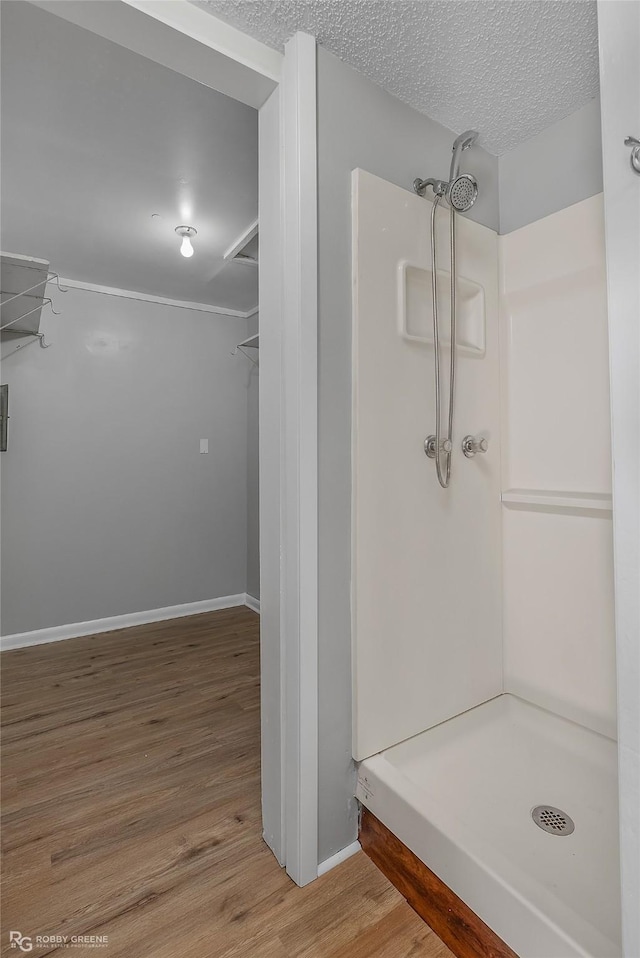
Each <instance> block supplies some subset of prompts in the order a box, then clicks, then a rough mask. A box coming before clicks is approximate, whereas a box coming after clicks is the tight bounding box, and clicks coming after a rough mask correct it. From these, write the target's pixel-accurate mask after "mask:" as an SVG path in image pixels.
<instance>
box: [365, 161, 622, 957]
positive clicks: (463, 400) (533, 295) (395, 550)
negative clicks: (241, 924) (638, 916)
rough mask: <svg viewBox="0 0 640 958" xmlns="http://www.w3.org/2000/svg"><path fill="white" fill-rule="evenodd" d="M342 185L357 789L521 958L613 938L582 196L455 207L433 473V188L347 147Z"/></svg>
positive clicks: (605, 670) (596, 239) (595, 307)
mask: <svg viewBox="0 0 640 958" xmlns="http://www.w3.org/2000/svg"><path fill="white" fill-rule="evenodd" d="M417 172H420V170H419V169H418V170H417ZM427 182H428V181H427ZM445 186H446V185H445ZM352 187H353V272H354V311H353V316H354V323H353V330H354V331H353V336H354V342H353V383H354V385H353V423H354V428H353V578H352V582H353V590H352V614H353V630H352V634H353V662H354V679H353V694H354V713H353V715H354V727H353V754H354V758H355V759H356V761H357V762H358V763H359V765H358V783H357V797H358V798H359V799H360V801H361V802H362V803H363V804H364V805H365V806H366V807H367V808H368V809H369V810H370V811H371V812H372V813H373V814H374V815H375V816H376V817H377V818H378V819H379V820H380V821H381V822H382V823H383V824H384V825H385V826H386V827H387V828H388V829H389V830H390V831H392V832H393V833H394V834H395V835H396V836H397V837H398V838H399V839H400V840H401V841H402V842H404V844H405V845H407V846H408V847H409V848H410V849H411V850H412V851H413V852H414V854H416V855H417V856H418V857H419V858H420V859H421V860H422V861H423V862H424V863H425V864H426V865H428V867H429V868H431V869H432V870H433V871H434V872H435V873H436V874H437V875H438V877H439V878H440V879H441V880H442V881H444V882H445V883H446V884H447V885H449V887H450V888H451V889H452V890H453V891H454V892H455V893H456V894H457V895H458V896H459V897H460V898H462V899H463V900H464V901H465V902H466V903H467V905H469V906H470V907H471V908H472V909H473V911H475V912H476V914H477V915H478V916H479V917H480V918H481V919H482V920H483V921H484V922H485V923H486V924H487V925H489V926H490V928H492V929H493V930H494V931H495V932H496V933H497V934H498V935H499V936H500V937H501V938H502V939H503V940H504V941H505V942H506V943H507V945H509V946H510V947H511V948H512V949H513V950H514V951H515V952H516V953H517V954H518V955H519V956H520V958H542V956H544V958H570V956H587V955H588V956H593V958H595V956H598V958H615V956H619V955H621V954H622V946H621V942H620V900H619V899H620V891H619V878H618V873H619V866H618V813H617V777H616V764H617V750H616V741H615V737H616V720H615V715H616V692H615V637H614V617H613V564H612V529H611V488H610V482H611V479H610V475H611V463H610V454H609V449H610V435H609V384H608V350H607V309H606V277H605V259H604V223H603V203H602V196H601V195H597V196H594V197H592V198H590V199H587V200H584V201H582V202H579V203H576V204H575V205H573V206H571V207H568V208H567V209H564V210H561V211H559V212H557V213H554V214H552V215H551V216H547V217H545V218H544V219H541V220H538V221H537V222H534V223H532V224H530V225H528V226H525V227H522V228H521V229H518V230H516V231H514V232H513V233H510V234H507V235H504V236H499V235H498V234H497V233H496V232H495V231H493V230H491V229H489V228H487V227H485V226H482V225H480V224H478V223H476V222H472V221H471V220H469V219H466V218H465V217H464V216H459V215H456V228H457V284H456V292H457V297H456V298H457V331H456V335H455V342H456V343H457V349H456V354H457V373H456V385H455V410H454V411H455V415H454V419H453V429H452V431H451V432H450V433H448V434H445V432H444V427H443V433H442V435H443V440H441V444H440V451H439V454H440V455H441V456H442V457H443V468H442V469H441V472H442V474H443V475H444V474H445V472H446V471H447V470H446V469H445V468H444V459H445V457H446V459H447V460H448V461H449V463H448V464H449V466H450V482H449V486H448V488H443V487H442V485H443V484H442V483H440V482H439V481H438V478H437V477H436V474H435V470H434V468H433V462H431V461H430V460H429V459H428V458H427V457H426V456H425V445H424V444H425V439H427V438H428V436H429V434H433V433H434V432H436V429H435V426H436V410H435V395H434V393H435V391H434V375H433V371H434V369H433V367H434V323H433V319H434V316H433V312H434V305H433V296H432V279H433V276H432V274H433V265H432V263H433V261H432V249H431V243H430V230H429V221H430V217H431V214H432V212H435V230H436V245H437V249H438V261H437V264H436V270H437V279H438V283H437V297H438V299H437V311H438V312H439V313H440V335H441V336H442V341H441V343H440V351H441V352H442V353H443V354H444V356H445V360H444V361H443V362H442V364H441V365H442V369H441V371H440V375H441V378H442V382H441V390H442V395H443V397H446V396H447V395H448V390H449V385H450V380H449V377H450V374H451V363H450V359H451V344H450V342H447V337H446V330H447V329H448V328H449V325H448V318H449V316H450V307H451V293H450V275H449V263H450V259H449V255H448V251H449V248H450V243H449V239H450V237H449V210H448V209H447V205H448V204H447V202H446V190H443V196H444V197H445V200H444V201H443V203H442V204H441V205H440V208H438V209H437V210H435V211H433V209H432V200H433V195H434V194H433V192H431V191H429V190H428V191H427V194H426V196H425V197H424V198H422V197H420V196H416V195H415V193H412V192H410V191H409V184H407V187H408V188H407V189H401V188H399V187H398V186H395V185H392V184H390V183H388V182H386V181H384V180H382V179H379V178H378V177H375V176H373V175H371V174H369V173H367V172H364V171H362V170H356V171H354V174H353V181H352ZM479 188H480V190H481V189H482V184H480V187H479ZM434 190H435V192H436V194H437V191H438V188H437V187H434ZM443 327H444V329H443ZM443 333H444V335H443ZM446 415H447V413H446V405H445V411H444V412H443V419H444V420H446ZM445 425H446V422H445ZM470 438H471V439H473V441H474V443H475V446H474V448H473V449H471V448H470V446H469V439H470ZM447 440H449V441H450V443H451V445H450V447H449V449H447V448H446V447H445V446H444V445H443V442H444V441H447ZM465 442H466V448H463V447H464V446H465ZM469 452H471V453H472V454H471V455H469ZM473 452H478V453H479V454H477V455H473ZM437 454H438V453H437V452H436V455H437ZM540 806H544V807H545V808H544V809H543V810H542V811H540V810H539V807H540ZM536 809H538V811H537V812H536V813H535V815H534V814H532V813H533V812H534V810H536ZM554 809H555V810H558V811H554ZM541 826H547V827H546V828H544V827H541Z"/></svg>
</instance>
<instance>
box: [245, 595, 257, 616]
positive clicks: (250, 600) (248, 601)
mask: <svg viewBox="0 0 640 958" xmlns="http://www.w3.org/2000/svg"><path fill="white" fill-rule="evenodd" d="M244 604H245V605H246V606H247V608H248V609H251V611H252V612H257V613H258V615H260V599H256V598H254V596H252V595H249V593H248V592H247V594H246V595H245V597H244Z"/></svg>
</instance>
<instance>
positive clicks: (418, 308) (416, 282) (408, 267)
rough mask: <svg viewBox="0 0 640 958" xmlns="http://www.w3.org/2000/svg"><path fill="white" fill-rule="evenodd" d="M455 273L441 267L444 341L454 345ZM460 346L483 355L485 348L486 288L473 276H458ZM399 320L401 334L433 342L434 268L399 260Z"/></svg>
mask: <svg viewBox="0 0 640 958" xmlns="http://www.w3.org/2000/svg"><path fill="white" fill-rule="evenodd" d="M450 277H451V274H450V273H449V272H448V271H447V270H441V269H439V270H437V278H438V308H439V309H438V312H439V315H440V316H442V317H444V322H442V321H441V323H440V326H441V331H442V339H441V342H442V343H443V344H444V345H450V342H451V341H450V337H449V336H448V329H449V322H448V317H449V311H450V304H451V288H450V287H451V278H450ZM456 292H457V295H456V303H457V310H456V312H457V317H456V320H457V334H456V343H457V347H458V350H459V351H460V352H462V353H467V354H468V355H472V356H478V357H481V356H483V355H484V352H485V297H484V288H483V287H482V286H480V284H479V283H475V282H474V281H473V280H470V279H466V278H465V277H464V276H458V283H457V286H456ZM398 324H399V331H400V335H401V336H402V337H403V338H404V339H407V340H409V341H410V342H413V343H422V344H424V345H426V346H433V301H432V293H431V270H430V269H424V268H423V267H421V266H418V265H417V264H416V263H411V262H408V261H406V260H405V261H403V262H401V263H399V264H398Z"/></svg>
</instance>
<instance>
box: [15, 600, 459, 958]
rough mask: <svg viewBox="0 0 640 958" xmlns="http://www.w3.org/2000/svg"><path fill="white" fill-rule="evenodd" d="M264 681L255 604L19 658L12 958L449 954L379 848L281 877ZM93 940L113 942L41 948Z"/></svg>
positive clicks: (400, 957)
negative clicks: (17, 944) (263, 798)
mask: <svg viewBox="0 0 640 958" xmlns="http://www.w3.org/2000/svg"><path fill="white" fill-rule="evenodd" d="M259 678H260V669H259V643H258V616H256V615H255V614H254V613H253V612H250V611H249V610H248V609H244V608H241V609H232V610H226V611H222V612H213V613H208V614H205V615H197V616H192V617H189V618H182V619H175V620H172V621H168V622H160V623H154V624H153V625H144V626H139V627H136V628H132V629H123V630H120V631H118V632H110V633H105V634H103V635H99V636H89V637H86V638H80V639H70V640H68V641H65V642H56V643H52V644H49V645H41V646H34V647H31V648H27V649H21V650H16V651H12V652H5V653H3V654H2V687H3V698H2V713H3V735H2V745H3V750H2V759H3V792H2V817H3V843H4V853H3V909H2V945H1V954H2V955H3V956H4V955H7V956H8V955H12V956H13V958H15V956H16V955H17V954H20V953H21V952H20V951H18V950H16V949H15V948H11V947H10V945H9V931H10V930H18V931H20V932H21V933H22V934H23V935H26V936H31V938H32V941H33V942H34V947H33V951H32V952H31V954H32V955H33V956H34V958H35V956H41V955H45V954H55V955H56V958H63V956H64V955H65V954H69V955H74V956H76V958H81V956H82V958H84V956H89V955H91V956H92V958H97V956H99V955H104V956H105V958H125V956H126V958H178V956H180V958H254V956H255V958H410V956H411V958H449V956H450V955H451V952H449V950H448V949H447V948H446V947H445V946H444V945H443V944H442V942H441V941H440V940H439V939H438V938H437V937H436V936H435V934H434V933H433V932H432V931H431V930H430V929H429V928H428V926H427V925H425V924H424V923H423V922H422V921H421V919H420V918H418V916H417V915H416V914H415V913H414V912H413V911H412V910H411V908H410V907H409V905H407V903H406V902H405V901H404V899H403V898H402V897H401V896H400V894H399V893H398V892H397V891H396V890H395V889H394V888H393V887H392V886H391V885H390V884H389V882H388V881H387V880H386V879H385V878H384V877H383V875H382V874H381V873H380V872H379V871H378V870H377V869H376V868H375V866H374V865H373V864H372V863H371V862H370V861H369V860H368V859H367V858H366V856H365V855H364V853H362V852H360V853H358V854H357V855H355V856H353V857H352V858H351V859H349V860H348V861H346V862H344V863H343V864H342V865H340V866H338V867H337V868H335V869H334V870H333V871H331V872H329V873H327V874H326V875H324V876H323V877H322V878H320V879H318V881H316V882H313V883H312V884H311V885H309V886H307V887H306V888H303V889H301V888H297V887H296V886H295V885H294V884H293V882H291V880H290V879H289V878H288V877H287V875H286V874H285V872H284V870H283V869H281V868H280V867H279V866H278V864H277V862H276V860H275V858H274V857H273V856H272V854H271V852H270V851H269V850H268V849H267V847H266V845H265V844H264V843H263V841H262V838H261V824H260V744H259V735H260V711H259V708H260V703H259ZM78 934H80V935H99V936H105V935H106V936H108V944H107V945H106V946H104V947H100V948H91V947H82V948H73V949H68V948H61V947H58V946H56V945H55V944H51V945H49V946H46V947H44V948H37V947H36V944H35V937H36V936H37V935H62V936H67V937H68V938H70V937H71V936H72V935H78Z"/></svg>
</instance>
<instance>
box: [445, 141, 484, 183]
mask: <svg viewBox="0 0 640 958" xmlns="http://www.w3.org/2000/svg"><path fill="white" fill-rule="evenodd" d="M477 139H478V133H477V131H476V130H466V131H465V132H464V133H461V134H460V136H458V137H456V139H455V140H454V141H453V147H452V149H453V156H452V157H451V167H450V169H449V182H450V183H452V182H453V181H454V180H455V179H456V177H457V175H458V172H459V170H460V154H461V153H462V152H463V150H468V149H469V147H470V146H473V144H474V143H475V142H476V140H477Z"/></svg>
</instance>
